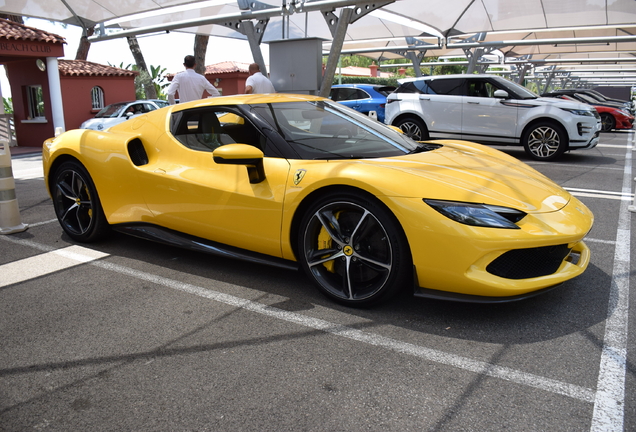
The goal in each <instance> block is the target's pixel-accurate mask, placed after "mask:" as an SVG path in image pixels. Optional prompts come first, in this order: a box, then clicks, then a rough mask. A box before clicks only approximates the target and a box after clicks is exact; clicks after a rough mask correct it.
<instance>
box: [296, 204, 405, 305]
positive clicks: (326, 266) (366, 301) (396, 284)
mask: <svg viewBox="0 0 636 432" xmlns="http://www.w3.org/2000/svg"><path fill="white" fill-rule="evenodd" d="M298 255H299V261H300V264H301V266H302V267H303V269H304V271H305V273H307V275H308V276H309V277H310V278H311V279H312V280H313V282H314V283H315V285H316V286H317V287H318V289H319V290H320V291H321V292H322V293H323V294H325V295H326V296H327V297H330V298H331V299H333V300H335V301H337V302H339V303H342V304H345V305H347V306H369V305H371V304H375V303H377V302H379V301H381V300H387V299H389V298H390V297H392V296H393V295H394V294H396V293H397V292H398V291H399V290H400V289H401V288H403V287H405V286H407V285H408V284H407V280H408V278H409V277H410V274H411V271H410V269H411V266H412V264H411V256H410V253H409V248H408V243H407V240H406V237H405V235H404V232H403V231H402V228H401V227H400V225H399V222H398V221H397V220H396V219H395V217H394V216H393V215H392V214H391V213H390V212H389V211H388V210H387V209H386V208H384V206H383V205H382V204H380V203H376V202H375V200H373V199H372V198H366V197H364V196H359V195H354V194H352V193H331V194H328V195H326V196H324V197H323V198H321V199H319V200H318V201H317V202H315V203H313V204H312V205H311V206H310V208H309V209H308V210H307V212H306V213H305V215H304V217H303V218H302V222H301V224H300V232H299V235H298Z"/></svg>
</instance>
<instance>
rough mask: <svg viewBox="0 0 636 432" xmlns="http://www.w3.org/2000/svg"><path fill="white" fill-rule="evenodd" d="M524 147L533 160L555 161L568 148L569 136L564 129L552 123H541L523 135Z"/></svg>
mask: <svg viewBox="0 0 636 432" xmlns="http://www.w3.org/2000/svg"><path fill="white" fill-rule="evenodd" d="M522 142H523V147H524V148H525V149H526V153H527V154H528V156H530V157H531V158H532V159H535V160H538V161H546V162H547V161H553V160H555V159H558V158H559V157H560V156H561V155H562V154H563V153H564V152H565V150H567V148H568V136H567V133H566V132H565V131H564V130H563V128H562V127H561V126H559V125H557V124H555V123H552V122H539V123H536V124H534V125H532V126H531V127H530V128H528V130H527V131H526V132H525V133H524V134H523V138H522Z"/></svg>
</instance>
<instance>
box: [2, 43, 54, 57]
mask: <svg viewBox="0 0 636 432" xmlns="http://www.w3.org/2000/svg"><path fill="white" fill-rule="evenodd" d="M0 56H19V57H40V56H42V57H63V56H64V46H63V45H62V44H54V43H49V42H34V41H24V40H11V39H4V38H0Z"/></svg>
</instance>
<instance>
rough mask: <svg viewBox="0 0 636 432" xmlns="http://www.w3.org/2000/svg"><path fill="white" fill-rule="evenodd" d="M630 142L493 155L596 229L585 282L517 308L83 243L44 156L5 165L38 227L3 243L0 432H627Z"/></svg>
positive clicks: (633, 425)
mask: <svg viewBox="0 0 636 432" xmlns="http://www.w3.org/2000/svg"><path fill="white" fill-rule="evenodd" d="M634 139H635V137H634V132H633V131H629V132H616V133H604V134H603V135H602V136H601V141H600V144H599V146H598V147H597V148H595V149H593V150H587V151H576V152H572V153H569V154H566V155H565V157H564V158H563V159H562V160H560V161H558V162H553V163H536V162H532V161H530V160H528V158H527V157H526V156H525V154H524V153H523V151H522V150H521V149H518V148H505V147H501V148H500V149H502V150H504V151H506V152H507V153H509V154H511V155H513V156H515V157H518V158H519V159H521V160H523V161H525V162H528V163H530V165H532V166H533V167H534V168H536V169H537V170H539V171H541V172H542V173H544V174H545V175H547V176H548V177H550V178H552V179H553V180H554V181H556V182H557V183H559V184H560V185H561V186H563V187H565V188H566V189H568V190H570V192H571V193H573V194H574V195H576V196H578V197H579V199H581V200H582V201H583V202H584V203H585V204H586V205H587V206H588V207H589V208H590V209H591V210H592V211H593V212H594V214H595V226H594V228H593V230H592V232H591V233H590V234H589V236H588V239H587V243H588V245H589V246H590V248H591V249H592V261H591V264H590V266H589V267H588V270H587V271H586V272H585V273H584V274H583V275H582V276H580V277H578V278H577V279H575V280H572V281H569V282H567V283H566V284H564V285H562V286H561V287H559V288H558V289H555V290H553V291H551V292H548V293H546V294H544V295H541V296H538V297H535V298H531V299H529V300H525V301H522V302H516V303H512V304H499V305H473V304H460V303H451V302H445V301H437V300H427V299H420V298H412V297H410V296H408V295H403V296H402V297H400V298H398V299H397V300H395V301H393V302H390V303H388V304H386V305H382V306H379V307H375V308H372V309H362V310H358V309H349V308H346V307H343V306H339V305H336V304H334V303H332V302H330V301H329V300H327V299H326V298H324V297H323V296H322V295H321V294H320V293H318V292H317V291H316V290H315V289H314V288H313V287H312V286H311V284H310V283H309V281H308V279H306V278H305V277H304V276H303V275H302V274H301V273H296V272H293V271H284V270H280V269H276V268H270V267H265V266H259V265H254V264H246V263H244V262H238V261H232V260H227V259H220V258H215V257H210V256H207V255H202V254H196V253H193V252H189V251H183V250H180V249H175V248H170V247H166V246H158V245H156V244H154V243H151V242H147V241H143V240H138V239H135V238H131V237H126V236H124V235H120V234H113V235H112V236H111V237H110V238H109V239H108V240H106V241H103V242H100V243H96V244H91V245H80V244H74V243H73V242H71V241H70V239H69V238H68V237H66V236H65V235H64V234H63V232H62V229H61V228H60V227H59V225H58V223H57V220H55V215H54V211H53V206H52V203H51V201H50V199H49V197H48V195H47V194H46V191H45V189H44V184H43V179H42V174H41V157H40V156H39V155H25V156H15V157H14V158H13V172H14V177H15V182H16V192H17V196H18V201H19V204H20V209H21V219H22V222H24V223H26V224H29V229H28V230H27V231H25V232H22V233H18V234H12V235H5V236H0V251H1V253H0V430H1V431H28V430H50V431H284V430H290V431H504V430H506V431H633V430H636V365H635V359H636V351H635V347H636V344H635V341H636V337H635V336H634V335H635V333H636V331H634V329H636V326H635V324H636V322H635V318H634V317H635V316H636V296H634V295H632V296H631V297H630V296H629V291H630V286H636V277H635V272H634V271H635V269H634V265H633V264H632V260H631V256H632V255H634V252H635V251H634V244H633V243H634V242H631V237H632V228H633V227H634V222H633V220H634V219H636V218H634V217H632V213H631V212H630V211H629V206H630V205H631V204H632V203H633V199H634V198H633V187H634V175H635V173H634V171H633V170H632V168H633V160H632V158H633V151H634V149H635V147H636V145H635V144H634ZM432 247H434V246H432ZM630 312H631V313H630ZM630 330H631V331H630Z"/></svg>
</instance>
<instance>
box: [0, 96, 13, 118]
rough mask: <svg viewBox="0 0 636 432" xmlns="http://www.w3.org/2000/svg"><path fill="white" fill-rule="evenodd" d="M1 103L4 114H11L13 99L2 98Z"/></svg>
mask: <svg viewBox="0 0 636 432" xmlns="http://www.w3.org/2000/svg"><path fill="white" fill-rule="evenodd" d="M2 102H3V103H4V112H5V113H7V114H13V98H6V97H3V98H2Z"/></svg>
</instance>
